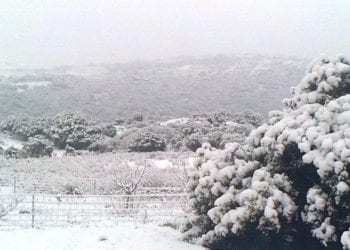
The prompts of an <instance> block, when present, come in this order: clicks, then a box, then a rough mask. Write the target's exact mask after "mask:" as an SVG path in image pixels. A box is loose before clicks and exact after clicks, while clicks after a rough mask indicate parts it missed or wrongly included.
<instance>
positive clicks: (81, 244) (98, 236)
mask: <svg viewBox="0 0 350 250" xmlns="http://www.w3.org/2000/svg"><path fill="white" fill-rule="evenodd" d="M178 236H179V232H178V231H176V230H173V229H171V228H167V227H159V226H156V225H153V224H146V225H135V224H133V223H130V224H120V225H118V226H115V227H113V228H100V227H98V228H96V227H89V228H79V227H72V228H51V229H45V230H38V229H27V230H17V231H0V239H1V240H0V249H1V250H40V249H44V250H112V249H113V250H204V249H205V248H203V247H200V246H196V245H191V244H188V243H185V242H182V241H180V240H178V239H177V238H178Z"/></svg>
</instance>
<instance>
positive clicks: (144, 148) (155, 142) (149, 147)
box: [128, 129, 166, 152]
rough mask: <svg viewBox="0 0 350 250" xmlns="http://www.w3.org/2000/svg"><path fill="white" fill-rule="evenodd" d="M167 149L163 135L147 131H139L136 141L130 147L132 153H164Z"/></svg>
mask: <svg viewBox="0 0 350 250" xmlns="http://www.w3.org/2000/svg"><path fill="white" fill-rule="evenodd" d="M165 148H166V142H165V139H164V138H163V136H162V135H160V134H156V133H153V132H151V131H148V130H145V129H144V130H140V131H138V133H137V135H136V137H135V139H134V140H132V141H131V142H130V143H129V145H128V149H129V151H131V152H152V151H164V150H165Z"/></svg>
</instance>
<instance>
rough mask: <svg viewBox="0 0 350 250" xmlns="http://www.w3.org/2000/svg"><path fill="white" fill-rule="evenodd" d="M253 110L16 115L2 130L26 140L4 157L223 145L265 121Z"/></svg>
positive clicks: (243, 135) (191, 148) (9, 119)
mask: <svg viewBox="0 0 350 250" xmlns="http://www.w3.org/2000/svg"><path fill="white" fill-rule="evenodd" d="M262 120H263V118H262V116H261V115H259V114H257V113H253V112H242V113H239V114H235V115H232V114H229V113H228V112H213V113H204V114H200V115H194V116H192V117H188V118H179V119H172V120H168V121H166V122H159V121H149V120H144V118H143V116H142V114H137V115H135V116H134V117H133V118H132V119H128V120H122V119H119V120H118V121H116V122H115V123H101V122H99V121H97V120H93V119H91V118H89V117H87V116H85V115H82V114H80V113H71V112H64V113H60V114H58V115H56V116H53V117H47V118H39V119H36V118H33V117H28V116H23V115H22V116H14V117H9V118H8V119H5V120H3V121H2V122H1V123H0V130H1V131H2V132H3V133H5V134H9V135H10V136H11V137H12V138H16V139H18V140H20V141H21V142H22V143H23V148H14V147H8V148H6V149H3V154H4V155H5V156H6V157H15V158H21V157H40V156H44V155H51V154H52V152H53V150H54V149H64V150H65V151H66V154H73V155H74V154H75V153H76V150H89V151H94V152H100V153H104V152H111V151H117V150H123V151H132V152H153V151H169V150H171V151H187V150H190V151H195V150H196V149H197V148H199V147H201V145H202V144H203V143H205V142H207V143H210V144H212V145H213V146H214V147H217V148H223V147H224V145H225V144H226V143H227V142H231V141H236V142H242V141H244V139H245V138H246V136H247V135H248V134H249V133H250V131H251V130H252V129H253V128H254V127H256V126H257V125H259V124H260V123H261V122H262Z"/></svg>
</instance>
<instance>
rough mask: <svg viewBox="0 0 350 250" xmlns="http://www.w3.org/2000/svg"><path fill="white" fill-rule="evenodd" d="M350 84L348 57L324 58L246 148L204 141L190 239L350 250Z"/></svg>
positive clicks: (186, 227)
mask: <svg viewBox="0 0 350 250" xmlns="http://www.w3.org/2000/svg"><path fill="white" fill-rule="evenodd" d="M349 86H350V66H349V61H348V60H346V59H345V58H343V57H339V58H327V57H324V58H320V59H318V60H316V61H314V62H313V63H312V64H311V65H310V67H309V69H308V71H307V74H306V76H305V77H304V78H303V80H302V81H301V83H300V84H299V85H298V86H296V87H295V88H294V89H293V90H292V93H293V97H291V98H287V99H285V100H284V101H283V110H281V111H272V112H270V113H269V120H268V122H267V123H264V124H262V125H261V126H259V127H258V128H257V129H255V130H253V131H252V133H251V134H250V136H249V137H248V138H247V140H246V142H245V143H243V144H241V145H240V144H238V143H233V144H229V145H227V147H226V148H225V149H224V150H218V149H215V148H213V147H212V146H211V145H209V144H204V145H203V146H202V148H201V149H199V150H198V151H197V155H198V159H197V163H196V167H197V171H195V172H194V173H193V174H192V176H191V181H190V184H189V193H190V212H189V215H188V216H187V217H186V219H185V221H184V223H183V227H182V230H183V232H184V235H183V236H184V238H185V239H187V240H191V241H194V242H197V243H200V244H203V245H205V246H209V247H210V248H211V249H237V250H240V249H242V250H250V249H260V250H261V249H269V250H277V249H293V250H303V249H309V250H321V249H342V248H344V249H350V231H349V227H350V199H349V198H350V193H349V192H350V181H349V174H350V168H349V162H350V143H349V138H350V87H349Z"/></svg>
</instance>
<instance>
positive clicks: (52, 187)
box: [0, 175, 186, 230]
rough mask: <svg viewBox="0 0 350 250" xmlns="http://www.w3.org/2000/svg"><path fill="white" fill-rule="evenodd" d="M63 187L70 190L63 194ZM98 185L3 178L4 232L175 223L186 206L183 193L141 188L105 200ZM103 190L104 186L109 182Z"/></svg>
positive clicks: (0, 225)
mask: <svg viewBox="0 0 350 250" xmlns="http://www.w3.org/2000/svg"><path fill="white" fill-rule="evenodd" d="M62 183H65V185H63V187H61V188H59V187H60V185H62ZM98 183H99V182H98V180H96V179H94V178H64V179H63V178H62V180H61V179H60V178H54V179H51V178H45V177H35V176H31V177H29V178H28V177H22V176H4V175H2V176H0V230H10V229H16V228H46V227H65V226H70V225H82V226H89V225H96V226H99V225H116V224H118V223H123V222H135V223H147V222H160V223H173V222H174V221H176V220H177V219H178V218H179V217H180V216H181V215H182V214H183V209H184V207H185V205H186V194H185V192H184V189H183V187H142V186H140V187H138V189H137V190H135V192H133V193H132V194H125V193H123V192H122V190H116V189H115V190H114V191H113V194H101V193H100V190H97V185H98ZM69 185H71V186H72V187H70V186H69ZM99 185H101V186H102V185H103V180H100V183H99ZM104 185H110V183H104ZM79 186H83V187H85V188H84V190H80V191H79V190H77V188H79ZM87 187H88V188H87ZM73 188H76V190H73ZM67 193H68V194H67Z"/></svg>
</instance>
